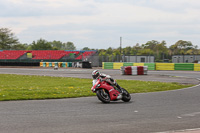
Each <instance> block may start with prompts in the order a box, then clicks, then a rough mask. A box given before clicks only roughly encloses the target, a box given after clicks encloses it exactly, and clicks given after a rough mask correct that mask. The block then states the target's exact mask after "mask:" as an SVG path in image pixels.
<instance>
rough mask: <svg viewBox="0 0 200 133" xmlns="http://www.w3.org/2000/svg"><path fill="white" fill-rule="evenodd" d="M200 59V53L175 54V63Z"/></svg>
mask: <svg viewBox="0 0 200 133" xmlns="http://www.w3.org/2000/svg"><path fill="white" fill-rule="evenodd" d="M198 61H200V55H173V56H172V62H173V63H196V62H198Z"/></svg>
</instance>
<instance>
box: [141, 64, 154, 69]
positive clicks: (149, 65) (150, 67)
mask: <svg viewBox="0 0 200 133" xmlns="http://www.w3.org/2000/svg"><path fill="white" fill-rule="evenodd" d="M144 66H147V67H148V70H156V66H155V63H144Z"/></svg>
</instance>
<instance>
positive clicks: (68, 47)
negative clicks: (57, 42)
mask: <svg viewBox="0 0 200 133" xmlns="http://www.w3.org/2000/svg"><path fill="white" fill-rule="evenodd" d="M64 49H65V50H76V47H75V46H74V44H73V42H67V43H64Z"/></svg>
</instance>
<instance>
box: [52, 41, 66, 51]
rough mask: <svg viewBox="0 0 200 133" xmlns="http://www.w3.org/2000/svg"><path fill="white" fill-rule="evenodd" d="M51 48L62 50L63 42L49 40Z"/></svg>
mask: <svg viewBox="0 0 200 133" xmlns="http://www.w3.org/2000/svg"><path fill="white" fill-rule="evenodd" d="M50 44H51V46H52V48H53V49H54V50H64V48H65V47H64V44H63V43H62V42H61V41H55V40H54V41H53V42H50Z"/></svg>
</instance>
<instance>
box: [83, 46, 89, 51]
mask: <svg viewBox="0 0 200 133" xmlns="http://www.w3.org/2000/svg"><path fill="white" fill-rule="evenodd" d="M82 50H90V48H88V47H84V48H83V49H82Z"/></svg>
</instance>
